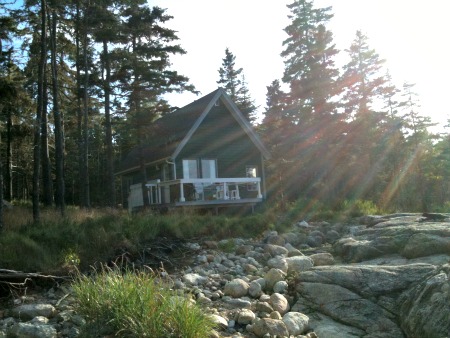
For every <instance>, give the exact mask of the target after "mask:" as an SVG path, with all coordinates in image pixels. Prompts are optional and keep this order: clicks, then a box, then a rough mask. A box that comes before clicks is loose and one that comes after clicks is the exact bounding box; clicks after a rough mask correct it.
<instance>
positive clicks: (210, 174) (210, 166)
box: [201, 159, 217, 178]
mask: <svg viewBox="0 0 450 338" xmlns="http://www.w3.org/2000/svg"><path fill="white" fill-rule="evenodd" d="M201 162H202V178H216V177H217V170H216V160H205V159H202V160H201Z"/></svg>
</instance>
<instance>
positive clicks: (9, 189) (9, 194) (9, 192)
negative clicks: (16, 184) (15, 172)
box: [4, 107, 13, 201]
mask: <svg viewBox="0 0 450 338" xmlns="http://www.w3.org/2000/svg"><path fill="white" fill-rule="evenodd" d="M5 167H6V171H5V182H4V184H5V193H6V194H5V196H4V198H5V199H6V200H8V201H11V200H12V198H13V184H12V111H11V107H8V115H7V120H6V165H5Z"/></svg>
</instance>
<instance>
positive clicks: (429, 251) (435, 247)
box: [402, 233, 450, 258]
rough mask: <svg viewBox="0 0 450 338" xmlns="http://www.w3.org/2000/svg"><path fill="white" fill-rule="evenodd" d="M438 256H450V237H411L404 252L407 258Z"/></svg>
mask: <svg viewBox="0 0 450 338" xmlns="http://www.w3.org/2000/svg"><path fill="white" fill-rule="evenodd" d="M438 254H448V255H450V237H441V236H437V235H433V234H424V233H417V234H414V235H413V236H411V238H410V239H409V240H408V242H407V243H406V245H405V247H404V248H403V251H402V255H403V256H404V257H406V258H417V257H424V256H431V255H438Z"/></svg>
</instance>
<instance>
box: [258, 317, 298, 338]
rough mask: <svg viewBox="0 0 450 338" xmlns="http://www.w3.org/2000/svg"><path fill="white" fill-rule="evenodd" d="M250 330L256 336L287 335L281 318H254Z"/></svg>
mask: <svg viewBox="0 0 450 338" xmlns="http://www.w3.org/2000/svg"><path fill="white" fill-rule="evenodd" d="M252 331H253V333H254V334H255V336H257V337H266V334H269V336H270V337H273V336H276V337H288V336H289V332H288V330H287V328H286V325H285V324H284V322H283V321H282V320H278V319H272V318H262V319H255V321H254V322H253V323H252Z"/></svg>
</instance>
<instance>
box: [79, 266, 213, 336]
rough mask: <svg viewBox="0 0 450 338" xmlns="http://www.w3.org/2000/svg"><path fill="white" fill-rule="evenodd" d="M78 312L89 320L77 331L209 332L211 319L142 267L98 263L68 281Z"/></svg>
mask: <svg viewBox="0 0 450 338" xmlns="http://www.w3.org/2000/svg"><path fill="white" fill-rule="evenodd" d="M73 289H74V292H75V296H76V299H77V311H78V312H79V313H80V314H81V315H84V316H85V317H86V318H87V320H88V325H86V326H85V327H84V329H83V334H82V336H85V337H93V336H98V335H105V334H114V335H115V336H117V337H185V338H202V337H209V336H210V334H211V331H212V330H213V328H214V324H213V322H212V320H211V318H210V317H209V316H208V315H206V314H204V313H203V312H202V310H201V309H200V308H199V307H198V306H197V305H193V304H192V303H191V302H190V301H189V299H187V298H185V297H181V296H178V295H176V294H175V292H174V291H171V290H170V288H169V285H168V284H167V283H166V282H164V281H162V280H161V279H160V278H158V277H157V276H155V275H154V274H153V273H147V272H142V271H141V272H135V271H134V272H132V271H125V272H122V271H120V270H119V269H117V268H108V267H104V266H103V267H102V269H101V270H96V271H94V274H93V276H89V277H88V276H86V275H81V274H80V275H79V276H78V277H77V279H76V281H75V282H74V284H73Z"/></svg>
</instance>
